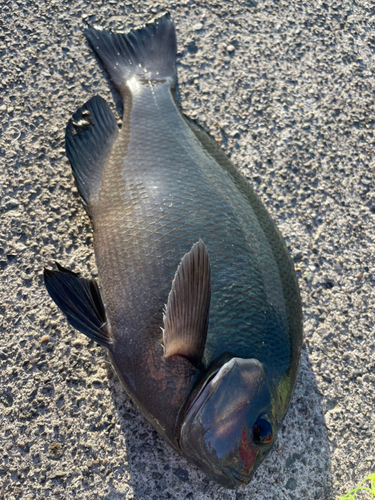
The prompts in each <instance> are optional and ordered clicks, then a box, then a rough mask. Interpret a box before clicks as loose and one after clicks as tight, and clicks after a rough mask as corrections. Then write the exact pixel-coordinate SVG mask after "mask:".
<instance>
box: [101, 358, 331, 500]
mask: <svg viewBox="0 0 375 500" xmlns="http://www.w3.org/2000/svg"><path fill="white" fill-rule="evenodd" d="M108 378H109V386H110V391H111V394H112V398H113V403H114V408H115V410H116V412H117V421H118V423H119V425H117V428H116V429H113V430H112V435H111V436H110V439H112V441H113V442H117V443H120V446H118V449H119V462H120V463H121V466H120V467H118V468H117V469H116V471H114V477H113V480H112V482H111V484H110V494H109V495H108V496H107V497H105V498H106V499H108V500H118V499H124V498H125V497H127V495H128V494H129V493H132V494H133V496H134V499H152V500H159V499H175V500H180V499H181V500H182V499H189V498H191V499H194V500H195V499H199V500H206V499H207V500H208V499H217V498H220V499H224V500H232V499H233V500H247V499H254V498H256V499H257V500H262V499H264V500H266V499H267V500H281V499H287V500H300V499H301V498H308V499H311V500H312V499H317V500H318V499H320V500H331V499H332V498H333V494H332V476H331V472H330V471H331V454H330V446H329V440H328V433H327V428H326V424H325V419H324V410H323V402H322V394H321V393H320V391H319V388H318V385H317V382H316V379H315V375H314V372H313V370H312V368H311V365H310V363H309V360H308V356H307V353H306V351H305V350H304V351H303V354H302V361H301V368H300V372H299V376H298V380H297V385H296V390H295V393H294V395H293V399H292V402H291V405H290V408H289V410H288V413H287V416H286V418H285V420H284V422H283V425H282V428H281V429H280V431H279V433H278V436H277V440H276V442H275V444H274V446H273V450H272V451H271V453H270V454H269V455H268V457H267V458H266V459H265V460H264V462H263V463H262V464H261V465H260V467H259V468H258V470H257V471H256V473H255V477H254V479H253V480H252V482H251V483H250V484H249V485H247V486H246V487H242V488H239V489H238V490H237V491H231V490H227V489H225V488H223V487H221V486H219V485H217V484H216V483H215V482H213V481H210V480H208V479H207V477H206V476H205V475H204V474H203V473H202V472H201V471H200V470H199V469H197V468H196V467H195V466H194V465H192V464H190V463H189V462H188V461H187V460H186V459H185V458H184V457H182V456H180V455H179V454H178V453H177V452H175V451H174V450H173V449H172V448H170V446H169V445H168V444H167V443H166V442H165V441H164V440H163V439H162V438H161V437H160V436H159V435H158V434H157V432H156V431H155V430H154V429H153V428H152V427H151V425H150V424H148V422H147V421H146V420H145V419H144V417H143V416H142V415H141V413H140V412H139V411H138V410H137V408H136V407H135V405H134V404H133V403H132V401H131V400H130V398H129V397H128V396H127V394H126V393H125V391H124V389H123V388H122V386H121V384H120V382H119V380H118V379H117V376H116V375H115V374H114V372H113V371H112V369H111V368H110V369H109V370H108ZM121 443H124V446H121Z"/></svg>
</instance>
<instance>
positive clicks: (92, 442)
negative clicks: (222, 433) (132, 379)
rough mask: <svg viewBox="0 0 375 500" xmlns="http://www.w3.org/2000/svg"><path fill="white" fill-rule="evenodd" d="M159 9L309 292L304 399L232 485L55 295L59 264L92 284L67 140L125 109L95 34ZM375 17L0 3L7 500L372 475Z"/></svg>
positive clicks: (88, 242)
mask: <svg viewBox="0 0 375 500" xmlns="http://www.w3.org/2000/svg"><path fill="white" fill-rule="evenodd" d="M166 9H167V10H169V11H170V12H171V14H172V16H173V19H174V21H175V25H176V29H177V36H178V74H179V98H180V100H181V105H182V109H183V110H184V112H185V113H186V114H187V115H188V116H190V117H192V118H195V119H196V120H197V121H198V122H199V123H200V124H201V125H202V126H203V127H204V128H205V129H206V130H207V131H209V132H210V133H211V134H212V135H213V136H215V137H216V139H217V140H219V141H220V142H221V144H222V146H223V147H224V148H225V150H226V151H227V152H228V154H229V155H230V156H231V158H232V160H233V161H234V163H235V164H236V165H238V166H239V168H241V170H242V171H243V172H244V173H245V175H246V176H247V177H248V179H249V182H251V183H252V185H253V186H254V187H255V189H256V191H257V192H258V193H259V195H260V197H261V198H262V200H263V201H264V203H265V204H266V206H267V208H268V210H269V211H270V212H271V214H272V215H273V217H274V218H275V220H276V222H277V224H278V225H279V227H280V229H281V231H282V233H283V234H284V236H285V238H286V241H287V244H288V246H289V248H290V250H291V253H292V255H293V258H294V261H295V266H296V272H297V275H298V278H299V283H300V287H301V292H302V301H303V307H304V335H305V342H304V349H303V357H302V365H301V371H300V377H299V381H298V384H297V388H296V392H295V395H294V398H293V402H292V405H291V408H290V411H289V413H288V415H287V418H286V419H285V424H284V426H283V429H282V431H281V432H280V434H279V436H278V439H277V443H276V445H275V449H274V451H273V452H272V453H271V454H270V455H269V457H268V458H267V459H266V461H265V462H264V463H263V465H262V466H261V467H260V468H259V469H258V472H257V473H256V477H255V479H254V480H253V482H252V483H251V484H250V485H249V486H248V487H246V488H243V489H240V490H238V491H237V492H233V491H227V490H224V489H223V488H221V487H219V486H218V485H216V484H214V483H212V482H209V481H208V480H207V479H206V478H205V476H204V475H203V474H202V473H200V472H199V471H198V470H197V469H196V468H195V467H194V466H192V465H190V464H189V463H187V461H185V460H184V459H182V458H180V457H179V456H178V455H177V454H176V453H175V452H174V451H172V450H171V449H170V448H169V447H168V446H167V445H166V444H165V443H164V442H163V441H162V439H161V438H159V437H158V435H157V434H156V432H155V431H153V430H152V428H151V427H150V426H149V425H148V424H147V422H145V420H144V419H143V417H142V416H141V415H140V414H139V413H138V411H137V410H136V409H135V407H134V406H133V404H132V403H131V401H129V398H128V397H127V396H126V394H125V393H124V391H123V390H122V388H121V386H120V384H119V382H118V380H117V378H116V376H115V375H114V374H113V372H112V370H111V368H110V365H109V363H108V360H107V357H106V354H105V352H104V350H103V349H101V348H100V347H98V346H96V345H94V343H93V342H91V341H89V340H88V339H87V338H86V337H84V336H83V335H81V334H79V333H77V332H75V331H73V329H72V328H70V327H69V326H68V324H67V322H66V320H65V318H64V317H63V315H62V314H61V313H60V312H59V311H58V310H57V307H56V306H55V305H54V304H53V303H52V301H51V300H50V298H49V297H48V295H47V292H46V290H45V288H44V285H43V278H42V272H43V268H44V266H51V264H52V263H53V262H54V261H55V260H58V261H59V262H61V264H63V265H64V266H66V267H69V268H70V269H72V270H74V271H80V272H82V274H83V275H84V276H87V277H88V276H96V267H95V260H94V255H93V246H92V232H91V227H90V224H89V220H88V218H87V216H86V214H85V212H84V209H83V207H82V205H81V204H80V201H79V197H78V193H77V190H76V188H75V187H74V184H73V178H72V175H71V172H70V167H69V165H68V161H67V159H66V157H65V154H64V129H65V125H66V123H67V121H68V119H69V117H70V116H71V114H72V113H73V112H74V111H75V110H76V108H77V107H79V106H80V105H82V104H83V103H84V102H85V101H87V100H88V99H89V98H90V97H91V96H92V95H93V94H95V93H100V94H101V95H102V96H103V97H104V98H106V99H107V100H108V102H110V104H111V107H112V109H114V110H117V113H119V112H121V104H120V99H119V96H118V94H117V93H116V91H115V90H114V87H113V85H111V84H110V82H109V80H108V78H107V76H106V74H105V72H104V71H103V70H102V68H101V66H100V64H99V63H98V61H97V60H96V58H95V56H94V54H93V52H92V51H91V49H90V48H89V47H88V44H87V42H86V41H85V38H84V35H83V29H84V27H85V25H86V23H87V22H90V23H92V24H96V25H98V26H102V27H109V28H113V29H118V30H119V29H125V28H131V27H132V26H136V25H138V24H139V23H140V22H143V21H146V20H148V19H149V18H150V17H151V16H152V15H154V14H156V13H158V12H161V11H163V10H166ZM374 24H375V8H374V3H373V2H371V1H365V0H358V1H356V2H354V1H350V0H341V1H334V0H326V1H325V2H321V1H320V0H314V1H311V0H306V1H304V2H290V1H289V0H280V1H276V0H275V1H271V0H259V1H258V0H257V1H255V0H247V1H242V2H240V1H238V2H237V1H233V2H229V1H224V0H217V1H215V0H213V1H211V0H210V1H206V2H203V1H202V2H194V1H192V0H190V1H186V0H183V1H181V2H180V1H179V2H174V1H170V2H159V3H152V2H151V1H147V0H142V1H138V2H129V1H126V0H125V1H123V2H119V1H118V0H116V1H113V0H109V1H102V2H100V1H97V2H85V1H83V0H72V1H70V2H63V1H62V0H49V1H45V2H43V1H33V0H30V1H27V2H25V1H24V0H22V1H21V0H19V1H18V0H13V1H4V0H3V1H1V2H0V65H1V71H0V121H1V129H0V130H1V132H0V133H1V137H0V165H1V168H0V176H1V184H0V185H1V196H0V272H1V288H0V328H1V332H2V342H1V345H0V363H1V386H0V414H1V425H0V449H1V450H2V452H1V454H0V498H2V499H6V500H12V499H18V498H22V499H23V500H32V499H34V498H51V499H72V498H74V499H101V500H104V499H106V500H109V499H110V500H118V499H127V498H137V499H152V500H158V499H176V500H180V499H197V500H206V499H207V500H208V499H220V500H226V499H228V500H229V499H231V500H232V499H233V500H234V499H236V500H245V499H252V500H253V499H254V500H255V499H256V500H263V499H264V500H279V499H281V500H283V499H287V500H297V499H298V500H300V499H309V500H310V499H311V500H312V499H321V500H324V499H326V500H331V499H337V498H338V496H339V494H343V493H344V492H345V491H348V490H349V489H350V488H352V487H353V486H354V485H355V484H357V483H358V482H359V481H360V480H361V479H363V478H364V477H365V476H366V475H368V474H370V473H371V472H374V471H375V443H374V440H375V439H374V424H375V411H374V383H375V335H374V331H375V330H374V304H375V289H374V280H375V261H374V221H375V192H374V173H375V168H374V165H375V163H374V161H375V160H374V153H373V147H374V142H375V138H374V128H375V106H374V96H375V94H374V92H375V79H374V71H375V57H374V56H375V54H374V52H375V30H374ZM119 116H121V115H119Z"/></svg>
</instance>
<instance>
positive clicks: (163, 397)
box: [45, 14, 302, 488]
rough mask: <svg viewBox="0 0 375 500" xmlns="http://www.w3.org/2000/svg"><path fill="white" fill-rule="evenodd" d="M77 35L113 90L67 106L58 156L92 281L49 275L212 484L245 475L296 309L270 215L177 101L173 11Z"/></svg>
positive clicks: (279, 389) (258, 449)
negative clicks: (83, 228)
mask: <svg viewBox="0 0 375 500" xmlns="http://www.w3.org/2000/svg"><path fill="white" fill-rule="evenodd" d="M86 36H87V38H88V40H89V42H90V44H91V45H92V47H93V49H94V50H95V52H96V53H97V55H98V56H99V58H100V59H101V61H102V62H103V63H104V65H105V67H106V69H107V70H108V72H109V74H110V75H111V78H112V80H113V81H114V83H115V84H116V86H117V88H118V89H119V92H120V94H121V96H122V99H123V103H124V114H123V125H122V128H121V130H119V129H118V127H117V124H116V120H115V118H114V116H113V114H112V112H111V110H110V109H109V106H108V105H107V104H106V102H105V101H104V100H103V99H102V98H101V97H99V96H95V97H93V98H92V99H90V100H89V101H88V102H87V103H86V104H85V105H84V106H82V107H81V108H80V109H78V111H77V112H76V113H75V114H74V115H73V118H72V120H70V121H69V123H68V126H67V129H66V152H67V155H68V158H69V160H70V163H71V165H72V169H73V173H74V177H75V181H76V184H77V186H78V189H79V192H80V194H81V198H82V201H83V203H84V205H85V207H86V210H87V212H88V213H89V215H90V218H91V221H92V224H93V228H94V235H95V240H94V245H95V256H96V261H97V266H98V272H99V279H100V289H99V287H98V285H97V284H96V283H95V281H94V280H87V279H84V278H81V277H79V276H78V275H76V274H74V273H72V272H70V271H67V270H66V269H64V268H62V267H61V266H59V269H58V271H48V270H46V271H45V283H46V286H47V289H48V292H49V293H50V295H51V297H52V299H53V300H54V301H55V302H56V304H57V305H58V306H59V307H60V308H61V309H62V311H63V312H64V313H65V314H66V316H67V318H68V321H69V322H70V323H71V324H72V325H73V326H74V327H75V328H77V329H78V330H80V331H81V332H83V333H85V334H86V335H88V336H89V337H90V338H91V339H94V340H95V341H96V342H98V343H99V344H101V345H102V346H104V347H106V348H107V349H108V351H109V355H110V358H111V361H112V363H113V366H114V367H115V370H116V372H117V374H118V376H119V378H120V380H121V382H122V384H123V386H124V388H125V390H126V391H127V393H128V394H129V396H130V397H131V398H132V400H133V401H134V402H135V404H136V405H137V406H138V408H139V409H140V411H141V412H142V413H143V414H144V416H145V417H146V418H147V420H148V421H149V422H150V423H151V425H153V426H154V427H155V429H156V430H157V431H158V432H159V433H160V434H161V435H162V436H163V437H164V438H165V440H166V441H167V442H168V443H169V444H170V445H171V446H173V448H175V449H176V450H177V451H179V452H180V453H182V454H183V455H184V456H185V457H187V458H188V459H189V460H190V461H191V462H193V463H195V464H196V465H197V466H198V467H200V468H201V469H202V470H203V471H205V472H206V474H207V475H208V476H209V477H210V478H212V479H214V480H216V481H218V482H219V483H220V484H222V485H224V486H226V487H228V488H233V487H236V486H238V485H240V484H246V483H248V482H249V481H250V479H251V478H252V476H253V474H254V471H255V469H256V468H257V466H258V465H259V463H260V462H261V461H262V460H263V459H264V457H265V456H266V454H267V453H268V452H269V450H270V448H271V446H272V443H273V442H274V440H275V435H276V433H277V430H278V429H279V427H280V425H281V421H282V420H283V418H284V416H285V413H286V411H287V408H288V406H289V403H290V400H291V397H292V393H293V390H294V386H295V383H296V378H297V373H298V367H299V362H300V356H301V343H302V312H301V302H300V295H299V290H298V284H297V280H296V277H295V272H294V267H293V263H292V260H291V258H290V256H289V254H288V251H287V249H286V246H285V243H284V240H283V238H282V236H281V234H280V233H279V231H278V229H277V227H276V225H275V223H274V222H273V221H272V219H271V217H270V216H269V214H268V213H267V211H266V209H265V207H264V206H263V204H262V203H261V201H260V199H259V198H258V196H257V195H256V194H255V193H254V191H253V190H252V188H251V187H250V186H249V184H248V183H247V181H246V180H245V178H244V177H243V176H242V175H241V174H240V173H239V172H238V171H237V169H236V168H235V167H234V166H233V165H232V164H231V162H230V161H229V160H228V158H227V157H226V155H225V154H224V152H223V151H222V149H221V148H220V147H219V146H218V145H217V144H216V142H215V141H214V140H213V139H212V138H211V137H210V136H209V135H208V134H207V133H206V132H205V131H204V130H202V129H201V128H200V127H199V126H198V125H197V124H196V123H194V122H193V121H191V120H189V119H188V118H187V117H185V116H184V115H183V114H182V113H181V111H180V109H179V107H178V105H177V104H176V101H175V98H174V87H175V82H176V66H175V57H176V36H175V29H174V26H173V22H172V20H171V19H170V16H169V15H168V14H166V15H163V16H161V17H159V18H157V19H155V20H153V21H152V22H150V23H149V24H147V25H145V26H143V27H140V28H138V29H136V30H133V31H131V32H129V33H127V34H110V33H108V32H106V31H98V30H95V29H93V28H89V29H88V30H87V31H86Z"/></svg>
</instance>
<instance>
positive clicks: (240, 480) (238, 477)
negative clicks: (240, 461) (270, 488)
mask: <svg viewBox="0 0 375 500" xmlns="http://www.w3.org/2000/svg"><path fill="white" fill-rule="evenodd" d="M227 471H228V472H229V475H230V478H231V480H232V482H233V483H235V484H236V486H246V485H247V484H248V483H249V481H250V479H251V476H249V475H245V474H241V473H240V472H237V471H234V470H232V469H227Z"/></svg>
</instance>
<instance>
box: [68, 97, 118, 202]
mask: <svg viewBox="0 0 375 500" xmlns="http://www.w3.org/2000/svg"><path fill="white" fill-rule="evenodd" d="M117 135H118V127H117V123H116V120H115V117H114V115H113V113H112V111H111V110H110V108H109V106H108V104H107V103H106V102H105V100H104V99H102V98H101V97H100V96H98V95H96V96H94V97H92V98H91V99H90V100H89V101H88V102H86V104H84V105H83V106H82V107H81V108H79V109H77V111H76V112H75V113H74V115H73V117H72V119H71V120H69V122H68V125H67V126H66V132H65V149H66V154H67V157H68V158H69V161H70V164H71V166H72V170H73V174H74V178H75V181H76V184H77V187H78V190H79V193H80V195H81V198H82V201H83V204H84V205H85V208H86V210H87V211H88V212H90V202H92V201H93V198H94V197H95V196H96V195H97V194H98V192H99V190H100V187H101V184H102V178H103V172H104V167H105V165H106V163H107V160H108V157H109V154H110V152H111V150H112V147H113V144H114V142H115V140H116V138H117Z"/></svg>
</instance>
